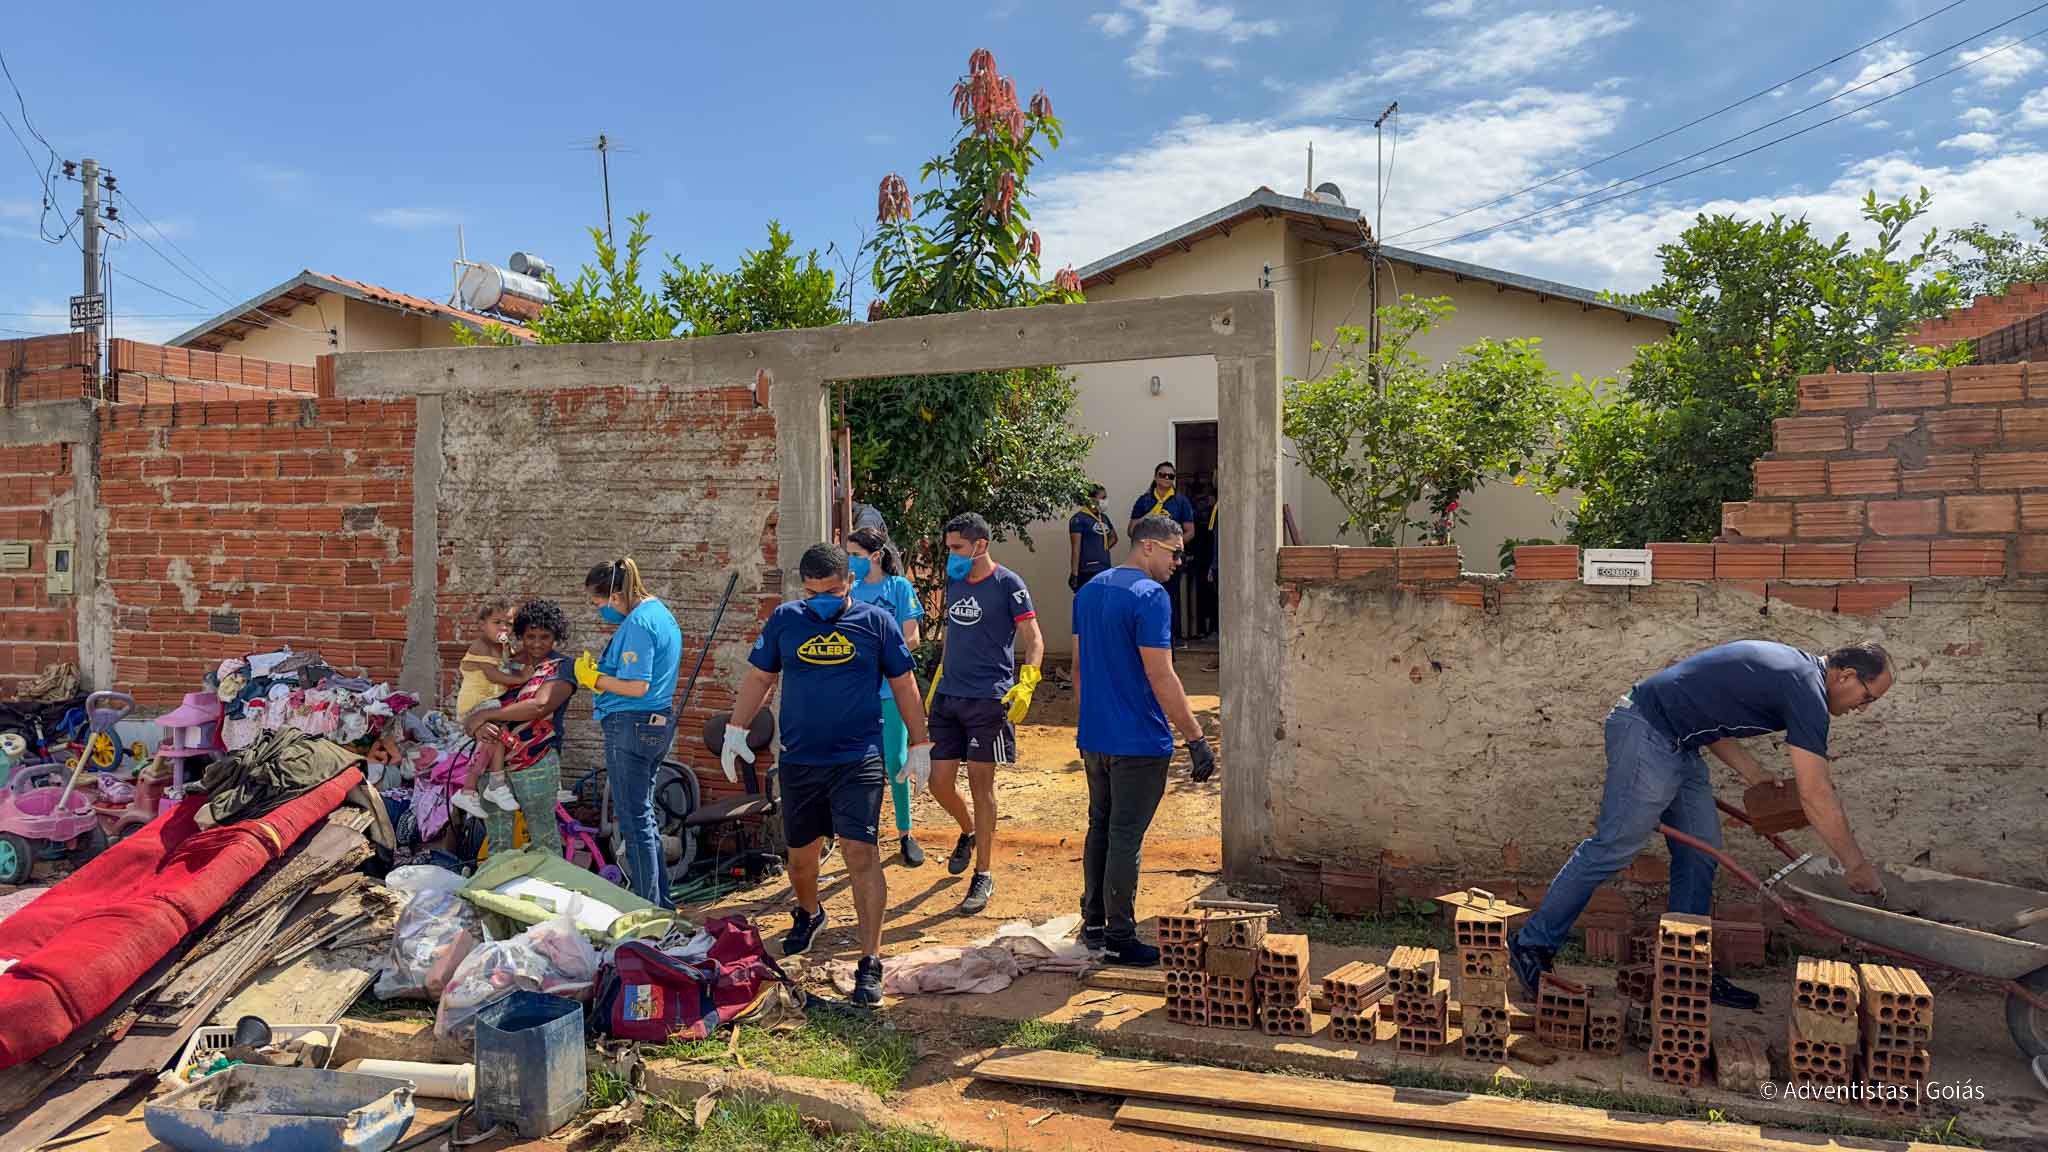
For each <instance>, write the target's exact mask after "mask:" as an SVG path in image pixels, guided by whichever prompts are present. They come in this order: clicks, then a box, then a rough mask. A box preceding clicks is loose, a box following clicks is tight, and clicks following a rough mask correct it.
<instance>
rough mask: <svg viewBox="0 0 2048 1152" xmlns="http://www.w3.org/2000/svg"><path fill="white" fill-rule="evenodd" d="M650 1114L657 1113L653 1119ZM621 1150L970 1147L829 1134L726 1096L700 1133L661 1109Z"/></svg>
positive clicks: (913, 1137)
mask: <svg viewBox="0 0 2048 1152" xmlns="http://www.w3.org/2000/svg"><path fill="white" fill-rule="evenodd" d="M656 1117H661V1119H659V1120H657V1119H656ZM647 1118H648V1121H649V1122H648V1124H647V1125H646V1126H645V1127H644V1128H643V1129H642V1130H641V1131H640V1132H639V1133H638V1134H636V1135H635V1136H634V1137H633V1138H632V1139H631V1140H629V1141H627V1142H626V1143H625V1144H624V1145H622V1147H623V1148H626V1149H662V1150H664V1152H666V1150H674V1152H967V1150H968V1149H969V1148H970V1147H972V1146H971V1145H967V1144H961V1143H958V1142H956V1141H952V1140H948V1139H946V1138H945V1137H943V1136H932V1135H927V1134H925V1133H922V1132H910V1131H903V1130H896V1129H890V1130H882V1131H870V1132H858V1133H851V1132H850V1133H845V1134H834V1133H832V1132H829V1131H826V1130H824V1129H822V1128H821V1127H818V1126H814V1125H812V1124H809V1123H807V1122H806V1121H805V1120H804V1118H803V1117H802V1116H799V1115H798V1114H797V1111H796V1109H794V1108H792V1107H790V1106H789V1105H787V1104H769V1103H763V1102H759V1101H753V1100H732V1101H727V1102H725V1103H723V1104H720V1105H719V1106H718V1110H717V1111H715V1112H713V1113H712V1114H711V1117H710V1119H708V1120H707V1121H706V1122H705V1124H704V1128H703V1130H702V1131H692V1130H691V1128H690V1125H689V1123H688V1122H687V1121H684V1120H682V1119H681V1118H679V1117H677V1116H675V1115H674V1114H673V1113H670V1112H667V1111H666V1110H663V1109H650V1110H649V1111H648V1113H647Z"/></svg>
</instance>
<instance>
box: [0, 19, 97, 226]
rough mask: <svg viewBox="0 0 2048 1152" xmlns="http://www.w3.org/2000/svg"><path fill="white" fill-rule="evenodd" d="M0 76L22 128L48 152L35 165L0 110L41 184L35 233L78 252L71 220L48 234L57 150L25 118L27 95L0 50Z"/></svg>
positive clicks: (33, 124) (55, 194) (4, 115)
mask: <svg viewBox="0 0 2048 1152" xmlns="http://www.w3.org/2000/svg"><path fill="white" fill-rule="evenodd" d="M0 75H5V76H6V77H7V86H8V87H9V88H12V89H13V90H14V105H15V107H16V108H18V109H20V110H21V123H22V127H24V128H27V129H28V134H29V135H31V136H33V137H35V138H36V142H37V143H39V144H41V145H42V146H43V151H44V152H45V153H47V155H48V160H47V161H46V162H45V163H43V164H41V165H38V164H37V163H36V158H35V154H34V153H33V152H31V151H29V147H28V143H27V141H24V140H23V139H22V138H21V133H20V132H17V131H16V130H15V127H14V121H13V120H11V119H9V118H8V116H7V114H6V113H5V112H4V111H0V122H4V123H5V124H6V125H7V131H8V134H9V135H11V136H13V137H14V142H15V143H16V144H19V145H21V154H22V155H23V156H24V157H27V159H28V166H29V169H30V171H33V172H34V173H35V174H36V183H38V184H40V185H42V189H43V214H42V215H41V216H39V217H37V218H36V235H37V236H39V237H41V238H42V240H43V242H44V243H46V244H62V243H63V242H64V241H65V240H67V239H68V240H70V241H71V243H72V245H73V246H75V247H77V248H78V249H79V251H81V252H82V251H84V250H85V249H84V246H83V245H81V244H79V243H78V238H77V237H76V236H73V235H72V234H71V233H72V229H73V228H75V227H76V226H77V221H76V220H75V219H74V220H72V221H71V223H68V224H66V225H65V226H64V230H63V231H62V232H59V233H57V235H55V236H51V235H50V209H51V208H52V207H53V206H55V204H56V202H57V189H56V187H55V185H54V184H53V183H52V177H51V173H53V172H55V171H56V168H57V162H58V157H57V149H56V148H55V146H53V145H52V144H51V143H50V141H49V138H48V137H46V136H44V135H43V134H42V132H41V131H40V130H38V129H37V128H36V125H35V121H34V120H32V119H30V118H29V114H28V97H26V96H24V95H22V92H21V85H19V84H17V83H15V81H14V69H12V68H10V67H8V66H7V56H6V54H5V53H0Z"/></svg>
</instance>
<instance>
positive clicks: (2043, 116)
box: [2019, 88, 2048, 128]
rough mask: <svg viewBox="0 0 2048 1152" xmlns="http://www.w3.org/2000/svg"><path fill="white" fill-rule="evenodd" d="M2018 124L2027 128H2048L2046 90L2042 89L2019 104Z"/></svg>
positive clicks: (2047, 91) (2047, 95)
mask: <svg viewBox="0 0 2048 1152" xmlns="http://www.w3.org/2000/svg"><path fill="white" fill-rule="evenodd" d="M2019 118H2020V123H2021V124H2024V125H2026V126H2027V127H2029V128H2042V127H2048V88H2043V89H2041V90H2040V91H2038V92H2036V93H2034V94H2033V95H2032V96H2029V97H2027V98H2026V99H2025V100H2022V101H2021V102H2020V107H2019Z"/></svg>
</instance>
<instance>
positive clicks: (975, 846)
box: [929, 512, 1045, 915]
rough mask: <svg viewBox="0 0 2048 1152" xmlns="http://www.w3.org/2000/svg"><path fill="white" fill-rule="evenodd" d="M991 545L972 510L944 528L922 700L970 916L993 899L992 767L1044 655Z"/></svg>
mask: <svg viewBox="0 0 2048 1152" xmlns="http://www.w3.org/2000/svg"><path fill="white" fill-rule="evenodd" d="M988 540H989V530H988V521H986V520H984V519H982V518H981V517H980V516H977V515H975V514H974V513H972V512H965V513H962V514H960V515H958V516H955V517H953V518H952V519H951V520H948V521H947V522H946V552H947V556H946V581H947V583H946V608H945V612H944V615H943V616H942V619H943V620H944V621H945V628H946V633H945V638H946V639H945V648H944V650H943V651H942V653H941V655H940V660H939V666H938V670H937V671H936V672H934V673H933V674H932V688H931V695H930V697H929V706H930V711H931V717H932V799H934V800H937V801H938V802H939V807H941V808H944V809H945V810H946V812H947V813H948V814H949V815H951V816H952V817H953V819H954V821H955V822H957V823H958V824H959V825H960V839H959V840H958V841H957V842H955V843H954V845H953V854H952V855H951V856H950V857H948V858H947V860H946V870H947V871H948V872H951V873H952V874H953V875H955V876H958V875H959V874H960V873H962V872H965V871H966V870H967V862H968V861H969V860H970V859H971V860H973V861H974V878H973V879H972V880H970V881H969V882H968V884H967V896H966V898H965V899H963V900H961V901H960V911H962V912H965V913H967V914H968V915H973V914H974V913H977V912H980V911H981V910H982V909H984V908H987V907H988V902H989V897H991V896H992V895H994V894H995V890H996V882H995V879H994V878H993V877H992V876H991V875H990V873H989V866H990V865H989V861H990V859H991V857H992V855H993V853H994V851H995V839H996V765H998V764H1006V763H1009V762H1010V760H1011V759H1012V758H1013V757H1014V755H1015V753H1014V749H1015V748H1016V746H1017V728H1016V725H1017V724H1018V722H1020V721H1022V720H1023V719H1024V714H1025V712H1027V711H1028V710H1029V709H1030V707H1031V693H1032V692H1033V691H1034V690H1035V689H1036V688H1037V687H1038V681H1039V669H1038V665H1039V661H1041V660H1043V659H1044V658H1045V637H1044V636H1042V635H1040V634H1039V631H1038V610H1037V609H1036V608H1033V607H1032V606H1031V591H1030V589H1027V588H1026V587H1024V580H1023V578H1022V577H1020V576H1018V575H1017V574H1016V573H1015V572H1012V571H1010V570H1009V569H1008V568H1005V567H1003V566H1002V565H1000V564H997V563H996V562H995V560H994V558H993V557H991V556H990V555H989V554H988ZM1020 648H1021V649H1022V650H1023V659H1022V660H1019V659H1018V650H1019V649H1020ZM962 760H965V761H966V762H967V783H968V786H969V787H970V788H972V789H973V791H974V808H973V810H972V811H969V809H968V807H967V801H965V800H963V799H961V798H960V789H959V787H958V785H957V781H958V779H959V773H960V762H961V761H962Z"/></svg>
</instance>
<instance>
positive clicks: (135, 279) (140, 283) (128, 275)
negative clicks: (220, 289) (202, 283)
mask: <svg viewBox="0 0 2048 1152" xmlns="http://www.w3.org/2000/svg"><path fill="white" fill-rule="evenodd" d="M113 271H115V272H119V273H120V274H121V276H122V277H123V278H124V279H126V280H128V281H129V282H131V283H133V284H134V285H135V286H136V287H138V288H147V289H149V290H150V291H151V292H154V293H156V294H157V295H159V296H168V297H170V298H171V299H173V300H176V301H177V302H178V303H180V304H190V305H192V306H193V307H194V308H198V309H202V310H204V309H205V308H206V305H204V304H201V303H200V302H198V301H197V300H187V299H186V298H185V297H183V296H180V295H178V294H177V293H176V292H172V291H168V290H166V289H163V288H159V287H157V286H156V285H154V284H151V283H150V282H149V281H147V280H144V279H143V278H142V277H140V276H137V275H136V274H135V273H133V272H130V271H128V270H127V269H126V268H115V269H113ZM206 314H207V315H209V316H210V315H212V314H213V313H212V312H210V311H209V312H207V313H206Z"/></svg>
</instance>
